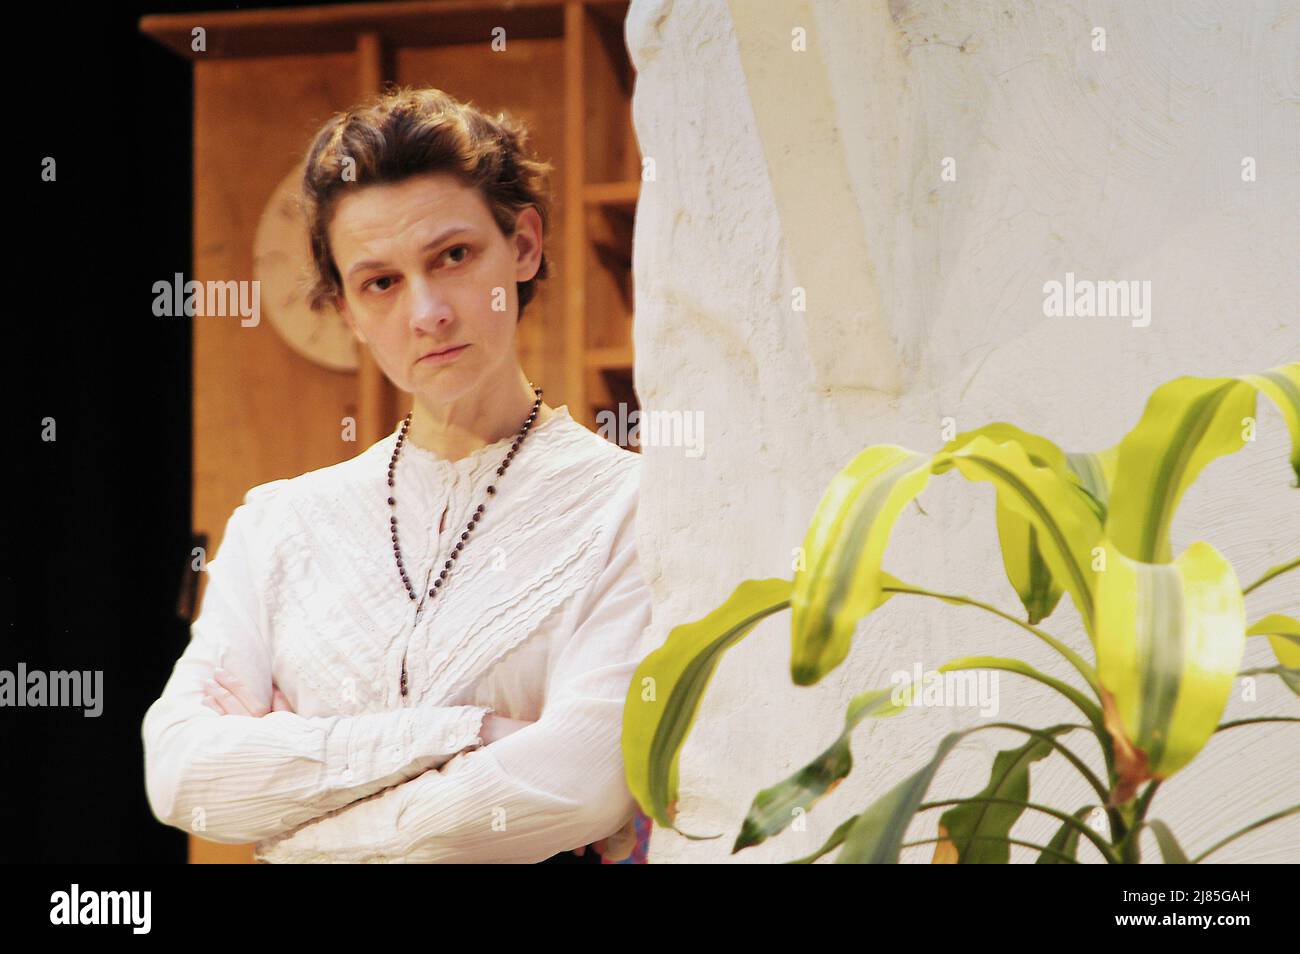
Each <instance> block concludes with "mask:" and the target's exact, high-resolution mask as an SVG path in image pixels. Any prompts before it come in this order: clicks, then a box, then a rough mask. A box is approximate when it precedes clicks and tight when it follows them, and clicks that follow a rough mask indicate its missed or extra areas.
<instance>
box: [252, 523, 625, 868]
mask: <svg viewBox="0 0 1300 954" xmlns="http://www.w3.org/2000/svg"><path fill="white" fill-rule="evenodd" d="M617 506H618V507H619V508H620V509H621V512H622V516H621V518H618V519H617V520H616V521H614V524H613V525H614V526H615V527H616V531H617V532H616V534H615V536H614V539H613V542H612V544H611V546H610V548H609V553H608V557H607V558H606V560H605V563H604V565H603V566H604V568H603V570H602V571H601V572H600V574H599V576H598V577H597V579H596V580H595V583H594V585H593V587H592V588H591V590H590V591H589V593H588V594H587V598H586V599H585V600H584V601H583V603H582V605H581V606H580V607H579V608H578V610H577V612H576V616H575V617H574V619H575V620H576V626H575V627H574V628H573V630H572V635H571V636H570V637H569V639H568V641H567V642H566V643H565V644H564V648H563V649H562V650H561V651H560V652H558V653H556V654H554V656H555V658H554V659H553V660H552V662H551V664H550V667H549V668H550V671H549V673H548V688H547V699H546V702H545V705H544V707H543V710H542V715H541V718H539V719H538V720H537V721H536V722H534V723H533V724H532V725H530V726H527V727H526V728H524V729H521V730H519V731H517V732H514V733H511V734H510V735H508V736H506V737H505V738H503V739H500V740H498V741H496V742H493V743H491V744H490V745H487V746H484V747H482V748H479V749H474V750H471V751H468V752H465V753H463V754H461V755H458V756H456V757H455V758H453V759H451V760H450V761H448V762H447V763H446V764H445V765H444V766H443V767H442V769H441V770H431V771H427V772H425V773H424V774H422V775H420V776H419V777H418V778H415V779H413V780H411V781H408V782H405V783H403V784H399V785H396V786H394V787H393V788H391V789H389V790H387V791H385V792H383V793H380V794H378V795H375V796H374V797H371V798H367V799H363V800H361V801H358V802H355V803H354V804H352V805H349V806H348V807H346V808H344V809H342V810H340V811H338V812H334V813H332V814H329V815H326V816H324V817H322V818H318V819H316V820H315V821H312V822H308V823H307V824H306V825H303V826H302V827H301V828H299V829H298V830H297V831H295V832H293V833H292V834H289V835H287V836H285V837H283V838H279V839H275V840H274V841H273V842H272V843H270V844H264V845H261V846H259V849H258V858H259V860H262V861H267V862H271V863H300V862H325V861H328V862H403V863H430V862H462V863H486V862H495V863H523V862H538V861H542V860H544V859H546V858H548V857H550V856H551V855H554V854H556V853H557V852H561V851H566V850H569V849H572V848H576V847H578V846H580V845H586V844H589V843H591V842H593V841H596V840H598V839H600V838H604V837H606V836H608V835H611V834H613V833H614V832H616V831H617V830H618V829H619V828H620V827H622V826H623V824H624V823H625V822H626V821H627V820H628V819H629V818H631V817H632V815H633V814H634V813H635V811H636V808H637V805H636V800H635V799H634V798H633V797H632V795H631V793H630V792H629V790H628V787H627V782H626V776H625V769H624V764H623V753H622V717H623V709H624V706H625V704H626V700H627V693H628V689H629V686H630V684H631V678H632V674H633V672H634V671H635V669H636V667H637V665H638V664H639V663H640V659H641V656H642V653H641V637H642V634H643V632H644V630H645V629H646V627H647V625H648V624H649V622H650V612H651V591H650V588H649V586H648V585H647V583H646V581H645V578H644V576H643V574H642V571H641V567H640V563H639V562H638V559H637V554H636V547H635V513H636V509H635V499H634V497H633V499H631V500H630V501H619V502H618V503H617Z"/></svg>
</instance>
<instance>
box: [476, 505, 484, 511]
mask: <svg viewBox="0 0 1300 954" xmlns="http://www.w3.org/2000/svg"><path fill="white" fill-rule="evenodd" d="M477 512H478V513H482V512H483V505H482V504H479V505H478V511H477Z"/></svg>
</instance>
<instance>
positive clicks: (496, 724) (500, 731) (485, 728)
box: [478, 712, 535, 745]
mask: <svg viewBox="0 0 1300 954" xmlns="http://www.w3.org/2000/svg"><path fill="white" fill-rule="evenodd" d="M534 721H535V720H533V719H508V718H506V717H505V716H499V715H497V714H496V713H495V712H489V713H487V715H485V716H483V722H482V724H481V725H480V726H479V730H478V737H479V738H480V739H482V740H483V745H490V744H491V743H493V742H496V741H499V740H500V739H504V738H505V737H506V736H507V735H509V734H510V733H512V732H518V731H519V730H520V729H526V728H527V727H528V726H530V725H532V724H533V722H534Z"/></svg>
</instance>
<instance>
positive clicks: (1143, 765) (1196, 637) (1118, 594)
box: [1096, 541, 1246, 804]
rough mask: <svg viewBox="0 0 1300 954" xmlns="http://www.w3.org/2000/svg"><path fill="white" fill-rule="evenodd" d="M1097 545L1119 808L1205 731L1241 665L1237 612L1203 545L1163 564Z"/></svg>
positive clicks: (1231, 586)
mask: <svg viewBox="0 0 1300 954" xmlns="http://www.w3.org/2000/svg"><path fill="white" fill-rule="evenodd" d="M1104 546H1105V560H1106V562H1105V569H1104V570H1102V571H1101V572H1099V573H1098V574H1097V590H1096V593H1097V630H1098V641H1097V674H1098V676H1099V678H1100V679H1101V683H1102V686H1103V692H1102V708H1103V711H1104V712H1105V718H1106V727H1107V730H1108V731H1109V732H1110V735H1111V738H1112V740H1113V742H1114V745H1115V767H1116V771H1117V773H1118V775H1119V781H1118V784H1117V786H1116V791H1115V792H1114V793H1112V797H1113V804H1122V803H1123V802H1125V801H1127V800H1128V799H1129V798H1131V797H1132V795H1133V793H1134V792H1135V791H1136V788H1137V786H1138V785H1140V784H1141V783H1143V782H1145V781H1147V780H1148V779H1153V778H1154V779H1163V778H1168V777H1169V776H1170V775H1172V774H1173V773H1174V772H1176V771H1178V770H1179V769H1180V768H1182V767H1183V766H1184V765H1186V764H1187V763H1188V762H1190V761H1191V760H1192V759H1193V758H1194V757H1195V756H1196V754H1197V753H1198V752H1199V751H1200V750H1201V748H1202V747H1203V746H1204V745H1205V742H1206V740H1207V739H1209V737H1210V736H1211V735H1212V734H1213V733H1214V730H1215V727H1216V726H1217V725H1218V722H1219V718H1220V716H1221V715H1222V714H1223V709H1224V707H1225V706H1226V705H1227V701H1228V695H1229V693H1230V692H1231V690H1232V683H1233V680H1234V678H1235V677H1236V675H1237V671H1238V669H1240V667H1241V657H1242V653H1243V652H1244V649H1245V641H1246V615H1245V613H1246V611H1245V601H1244V600H1243V598H1242V595H1241V587H1240V584H1239V583H1238V581H1237V574H1236V573H1235V572H1234V571H1233V568H1232V564H1230V563H1229V562H1228V561H1227V560H1226V559H1224V557H1223V556H1222V555H1221V554H1220V553H1219V552H1218V551H1217V550H1215V549H1214V547H1212V546H1210V544H1208V543H1205V542H1197V543H1194V544H1192V545H1191V546H1190V547H1188V548H1187V550H1186V551H1185V552H1184V553H1182V554H1181V555H1180V556H1179V557H1178V559H1177V560H1175V561H1174V562H1173V563H1142V562H1139V561H1136V560H1130V559H1129V558H1128V557H1126V556H1124V554H1122V553H1121V552H1119V550H1118V549H1117V548H1116V547H1115V546H1114V545H1113V544H1112V543H1111V542H1110V541H1107V542H1106V543H1105V545H1104Z"/></svg>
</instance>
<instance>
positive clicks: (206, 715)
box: [142, 488, 492, 844]
mask: <svg viewBox="0 0 1300 954" xmlns="http://www.w3.org/2000/svg"><path fill="white" fill-rule="evenodd" d="M256 490H257V488H254V491H256ZM254 491H250V493H249V495H248V496H246V497H245V502H244V503H243V504H241V505H240V506H239V507H237V508H236V509H235V511H234V512H233V513H232V514H231V516H230V519H229V521H228V522H227V525H226V531H225V535H224V537H223V538H222V542H221V547H220V552H219V553H218V554H217V555H216V556H215V557H214V558H213V559H212V560H211V561H210V563H209V565H208V584H207V590H206V592H205V594H204V597H203V606H202V609H201V612H200V614H199V616H198V618H197V619H195V621H194V623H193V625H192V627H191V636H190V642H189V645H188V646H187V647H186V649H185V651H184V653H183V654H182V655H181V657H180V659H179V660H178V661H177V663H176V665H175V667H174V669H173V671H172V674H171V677H170V678H169V679H168V681H167V685H166V686H165V687H164V689H163V692H162V695H161V697H160V698H159V699H158V700H157V701H155V702H154V703H153V705H151V706H150V707H149V710H148V711H147V712H146V713H145V717H144V721H143V724H142V734H143V738H144V751H145V789H146V792H147V794H148V799H149V805H150V808H151V809H152V811H153V813H154V815H155V816H156V817H157V818H158V820H159V821H161V822H163V823H164V824H167V825H172V826H174V827H177V828H181V829H184V830H186V831H192V832H194V833H195V834H198V835H199V836H200V837H203V838H207V839H209V840H212V841H218V842H229V843H236V844H240V843H244V842H253V841H260V840H262V839H265V838H269V837H272V836H274V835H277V834H280V833H283V832H286V831H290V830H292V829H293V828H294V827H295V826H297V825H300V824H301V823H302V822H304V821H306V820H308V819H311V818H315V817H317V816H320V815H322V814H325V813H327V812H329V811H332V810H335V809H337V808H339V807H341V806H343V805H347V804H348V803H350V802H353V801H355V800H357V799H359V798H364V797H365V796H367V795H370V794H372V793H374V792H377V791H381V790H383V789H386V788H389V787H390V786H392V785H395V784H397V783H399V782H402V781H405V780H407V779H409V778H413V777H415V776H417V775H419V774H420V773H421V772H424V771H427V770H429V769H431V768H435V767H437V766H439V765H442V764H443V763H444V762H445V761H446V760H447V759H449V758H451V757H452V756H454V755H455V754H457V753H458V752H460V751H462V750H463V749H465V748H466V747H469V746H475V745H478V744H479V742H480V739H479V729H480V727H481V723H482V720H483V716H484V715H485V714H486V713H488V712H490V711H492V707H490V706H444V707H429V706H425V707H414V708H409V709H398V710H393V711H387V712H377V713H366V714H361V715H354V716H343V715H338V716H328V717H310V718H309V717H303V716H300V715H297V714H295V713H292V712H285V711H280V712H270V713H268V714H267V715H265V716H262V717H260V718H259V717H252V716H235V715H222V714H220V713H217V712H215V711H213V710H212V709H210V708H208V707H207V706H205V705H203V704H202V703H203V698H204V692H203V683H204V682H205V681H207V680H208V679H211V678H212V675H213V670H214V668H216V667H217V666H222V667H224V668H225V669H226V670H227V671H228V672H231V673H233V674H234V675H235V676H237V677H238V678H239V679H240V680H241V681H242V682H243V683H244V685H245V686H247V687H248V688H249V691H250V692H253V693H255V694H256V695H257V696H258V697H259V700H260V701H261V702H262V703H263V704H264V705H267V706H269V705H270V698H271V682H272V668H271V652H270V641H269V638H268V626H267V622H266V620H267V614H266V612H265V610H266V606H265V603H264V601H263V593H262V591H261V588H260V587H259V586H258V585H257V582H256V581H257V580H259V579H264V577H263V576H262V575H261V570H260V566H259V564H258V563H257V562H256V559H255V555H256V552H257V547H256V546H255V545H254V544H253V542H252V541H253V540H255V539H256V536H255V534H254V533H253V530H254V528H255V527H257V526H259V525H260V521H261V517H260V516H259V515H260V513H261V512H260V511H259V510H258V509H257V507H258V506H259V505H258V504H257V503H256V502H255V501H254V499H253V498H254Z"/></svg>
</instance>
